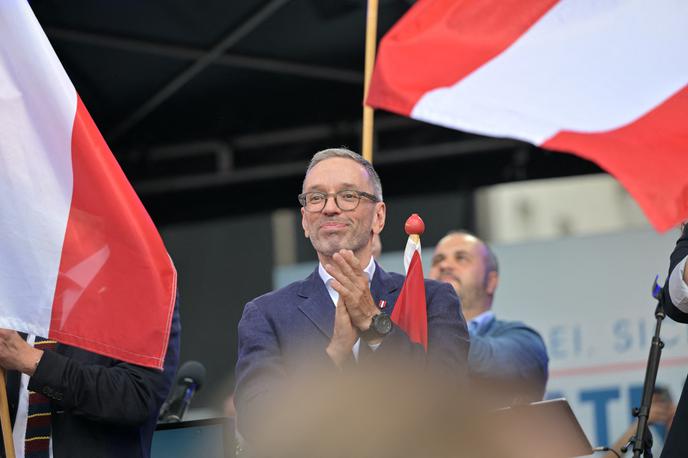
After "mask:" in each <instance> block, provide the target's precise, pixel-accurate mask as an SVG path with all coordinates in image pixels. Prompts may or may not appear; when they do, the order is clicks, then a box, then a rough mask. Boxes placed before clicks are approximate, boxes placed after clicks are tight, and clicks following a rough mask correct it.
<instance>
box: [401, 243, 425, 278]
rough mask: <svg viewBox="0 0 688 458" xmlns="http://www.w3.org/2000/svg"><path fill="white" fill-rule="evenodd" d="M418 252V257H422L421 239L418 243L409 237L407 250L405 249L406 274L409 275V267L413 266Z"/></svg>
mask: <svg viewBox="0 0 688 458" xmlns="http://www.w3.org/2000/svg"><path fill="white" fill-rule="evenodd" d="M416 250H418V255H419V256H422V253H421V251H420V239H419V240H418V243H416V242H414V241H413V238H412V237H409V238H408V240H407V241H406V248H405V249H404V273H407V274H408V269H409V266H410V265H411V260H412V259H413V253H415V252H416Z"/></svg>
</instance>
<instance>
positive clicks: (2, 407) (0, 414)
mask: <svg viewBox="0 0 688 458" xmlns="http://www.w3.org/2000/svg"><path fill="white" fill-rule="evenodd" d="M0 423H2V441H3V443H4V444H5V456H6V457H7V458H15V455H14V440H13V439H12V424H11V423H10V405H9V402H8V401H7V383H6V382H5V370H4V369H0Z"/></svg>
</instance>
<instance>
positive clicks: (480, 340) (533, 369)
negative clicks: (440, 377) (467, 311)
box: [468, 316, 549, 405]
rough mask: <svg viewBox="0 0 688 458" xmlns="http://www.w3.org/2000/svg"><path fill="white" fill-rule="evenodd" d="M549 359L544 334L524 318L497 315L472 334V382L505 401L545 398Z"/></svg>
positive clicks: (510, 402) (470, 364) (504, 403)
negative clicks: (529, 324) (509, 319)
mask: <svg viewBox="0 0 688 458" xmlns="http://www.w3.org/2000/svg"><path fill="white" fill-rule="evenodd" d="M548 361H549V358H548V357H547V350H546V348H545V343H544V342H543V340H542V337H540V334H538V333H537V331H535V330H534V329H533V328H531V327H529V326H526V325H525V324H523V323H521V322H520V321H503V320H497V319H496V318H495V317H494V316H493V317H492V318H491V319H489V320H486V321H485V322H483V323H481V325H480V327H479V328H478V329H477V330H476V332H475V333H474V334H473V335H472V336H471V348H470V351H469V353H468V368H469V371H470V375H471V383H472V384H473V385H474V386H475V387H476V388H484V389H487V390H489V392H488V395H491V396H493V397H496V399H495V401H497V402H499V403H501V404H503V405H510V404H514V403H522V402H533V401H541V400H542V397H543V396H544V394H545V385H546V384H547V375H548V372H547V364H548Z"/></svg>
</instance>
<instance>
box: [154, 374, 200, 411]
mask: <svg viewBox="0 0 688 458" xmlns="http://www.w3.org/2000/svg"><path fill="white" fill-rule="evenodd" d="M204 382H205V367H204V366H203V364H201V363H199V362H198V361H187V362H185V363H184V364H182V366H181V367H180V368H179V370H178V371H177V383H176V384H175V388H174V390H173V392H172V394H171V395H170V397H169V398H167V401H165V403H164V404H163V405H162V408H161V409H160V416H159V417H158V422H160V423H177V422H180V421H182V417H183V416H184V414H185V413H186V409H188V408H189V404H190V403H191V398H193V396H194V394H196V391H198V390H200V389H201V387H202V386H203V383H204Z"/></svg>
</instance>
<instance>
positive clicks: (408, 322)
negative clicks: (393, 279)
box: [391, 213, 428, 351]
mask: <svg viewBox="0 0 688 458" xmlns="http://www.w3.org/2000/svg"><path fill="white" fill-rule="evenodd" d="M423 230H424V225H423V220H421V219H420V217H418V215H416V214H415V213H414V214H413V215H411V217H410V218H409V219H408V220H407V221H406V232H407V233H408V234H409V238H408V241H407V242H406V249H405V251H404V267H405V269H406V279H405V280H404V284H403V286H402V287H401V292H400V293H399V297H398V298H397V301H396V303H395V304H394V310H393V311H392V315H391V318H392V321H394V323H395V324H396V325H397V326H399V327H400V328H401V329H403V330H404V332H406V334H408V336H409V339H411V341H412V342H415V343H419V344H422V345H423V347H425V350H426V351H427V349H428V308H427V304H426V302H425V280H424V276H423V263H422V262H421V257H420V234H422V233H423Z"/></svg>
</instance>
